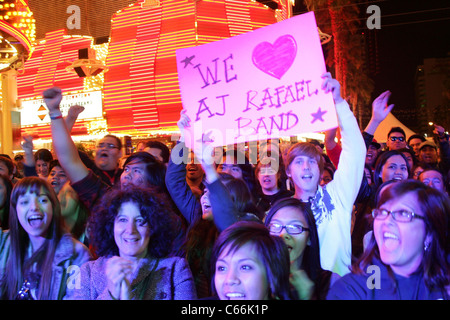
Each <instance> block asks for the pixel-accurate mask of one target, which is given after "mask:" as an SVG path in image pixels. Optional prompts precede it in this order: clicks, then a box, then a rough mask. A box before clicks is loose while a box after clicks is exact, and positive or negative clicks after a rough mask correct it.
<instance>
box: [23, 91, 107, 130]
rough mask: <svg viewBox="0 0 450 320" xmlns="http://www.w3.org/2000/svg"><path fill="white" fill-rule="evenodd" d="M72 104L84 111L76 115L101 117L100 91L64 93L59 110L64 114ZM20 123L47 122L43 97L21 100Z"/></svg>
mask: <svg viewBox="0 0 450 320" xmlns="http://www.w3.org/2000/svg"><path fill="white" fill-rule="evenodd" d="M73 105H80V106H82V107H84V111H83V112H81V113H80V115H79V116H78V120H81V119H95V118H102V117H103V102H102V92H101V91H92V92H83V93H77V94H68V95H64V96H63V99H62V101H61V105H60V107H61V112H62V115H63V116H66V115H67V113H68V111H69V108H70V107H71V106H73ZM20 113H21V115H20V117H21V125H22V126H30V125H36V124H48V123H49V122H50V117H49V115H48V109H47V107H46V106H45V103H44V99H33V100H24V101H22V108H21V112H20Z"/></svg>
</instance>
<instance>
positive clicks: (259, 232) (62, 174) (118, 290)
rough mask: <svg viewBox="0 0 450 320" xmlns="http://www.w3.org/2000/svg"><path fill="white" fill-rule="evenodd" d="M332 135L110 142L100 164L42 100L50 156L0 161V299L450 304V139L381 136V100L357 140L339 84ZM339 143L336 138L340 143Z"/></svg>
mask: <svg viewBox="0 0 450 320" xmlns="http://www.w3.org/2000/svg"><path fill="white" fill-rule="evenodd" d="M322 77H323V85H322V90H324V91H325V92H329V93H330V94H331V95H332V97H333V99H334V102H335V106H336V113H337V117H338V124H339V126H338V127H337V128H335V129H332V130H329V131H327V132H326V134H325V139H324V143H323V144H321V143H320V142H319V141H308V142H298V143H295V144H292V145H289V146H285V145H283V147H282V148H280V146H281V145H279V144H278V143H276V142H267V141H266V142H265V144H261V145H260V149H264V152H260V153H259V155H260V156H259V157H258V159H257V160H258V161H257V163H251V162H250V161H249V157H248V155H247V154H246V153H245V150H240V149H238V148H235V146H228V148H226V149H225V150H223V149H219V151H220V152H218V149H216V150H213V152H211V148H209V147H208V143H207V142H203V143H201V144H200V147H199V148H198V149H195V150H190V149H189V148H188V147H187V146H186V145H185V142H184V138H185V135H186V130H187V128H188V127H189V126H190V121H191V119H189V117H188V116H187V115H186V113H185V112H184V111H182V112H181V114H180V120H179V121H178V127H179V130H180V133H181V136H180V138H179V140H178V141H177V144H176V145H175V146H174V147H173V148H172V149H169V148H168V147H167V146H166V145H165V144H164V143H161V142H158V141H143V142H141V143H139V144H138V145H137V146H136V149H135V150H134V152H133V153H132V154H130V155H127V156H126V157H124V156H123V154H122V143H121V140H120V139H119V138H117V137H116V136H114V135H110V134H108V135H106V136H104V137H103V138H102V139H100V140H99V141H98V142H97V144H96V150H95V155H94V156H90V155H88V154H86V153H85V152H83V151H81V150H79V149H78V148H77V146H76V145H75V144H74V142H73V141H72V138H71V129H72V126H73V124H74V123H75V121H76V118H77V116H78V114H79V113H80V112H83V108H82V107H79V106H73V107H71V108H70V110H69V114H68V115H67V116H66V117H63V116H62V113H61V111H60V102H61V100H62V92H61V90H60V89H59V88H50V89H48V90H46V91H44V93H43V97H44V101H45V104H46V106H47V108H48V111H49V115H50V119H51V133H52V148H53V150H47V149H39V150H37V151H36V152H33V138H32V137H31V136H24V137H23V143H22V146H23V150H24V154H23V155H17V156H16V157H15V158H14V159H11V158H10V157H9V156H8V155H1V156H0V227H1V230H0V298H1V299H5V300H60V299H68V300H70V299H74V300H196V299H205V300H211V299H220V300H234V299H238V300H242V299H248V300H325V299H352V300H353V299H361V300H376V299H383V300H384V299H388V300H393V299H408V300H415V299H425V300H426V299H445V300H448V299H449V298H450V283H449V281H450V275H449V263H450V254H449V249H450V246H449V226H450V222H449V215H450V199H449V193H448V192H449V182H448V180H449V179H448V178H449V169H450V144H449V137H448V135H447V134H446V133H445V129H444V128H443V127H441V126H437V125H436V126H435V138H434V139H431V140H430V139H426V138H425V137H423V136H420V135H413V136H411V137H406V134H405V132H404V130H403V129H402V128H400V127H394V128H392V129H391V130H390V132H389V133H388V136H387V141H386V145H385V146H382V144H380V143H378V142H377V141H375V140H374V133H375V131H376V129H377V127H378V126H379V124H380V123H381V122H382V121H383V120H384V119H385V118H386V116H387V115H388V114H389V112H391V110H392V109H393V107H394V106H393V105H392V104H389V97H390V94H391V93H390V92H389V91H386V92H384V93H382V94H381V95H380V96H379V97H378V98H377V99H375V100H374V102H373V104H372V117H371V119H370V121H369V123H368V125H367V126H366V127H365V128H364V130H362V131H361V129H360V126H359V124H358V122H357V120H356V118H355V117H354V115H353V113H352V111H351V110H350V107H349V105H348V103H347V102H346V101H345V100H344V99H343V98H342V97H341V93H340V84H339V82H338V81H336V80H335V79H333V78H332V77H331V75H330V73H326V74H324V75H323V76H322ZM338 132H339V136H340V139H339V140H338V139H336V136H337V133H338Z"/></svg>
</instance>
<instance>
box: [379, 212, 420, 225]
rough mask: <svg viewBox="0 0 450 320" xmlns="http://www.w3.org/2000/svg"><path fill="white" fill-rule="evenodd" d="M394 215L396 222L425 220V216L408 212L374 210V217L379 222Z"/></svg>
mask: <svg viewBox="0 0 450 320" xmlns="http://www.w3.org/2000/svg"><path fill="white" fill-rule="evenodd" d="M389 214H390V215H392V218H394V220H395V221H398V222H411V221H412V220H413V219H414V218H419V219H422V220H425V217H424V216H421V215H418V214H417V213H414V212H411V211H407V210H396V211H389V210H386V209H373V210H372V217H373V218H374V219H377V220H385V219H386V218H387V217H388V215H389Z"/></svg>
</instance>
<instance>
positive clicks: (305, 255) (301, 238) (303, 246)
mask: <svg viewBox="0 0 450 320" xmlns="http://www.w3.org/2000/svg"><path fill="white" fill-rule="evenodd" d="M264 223H265V225H266V226H267V227H268V229H269V231H270V233H271V234H272V235H274V236H279V237H281V238H282V239H283V240H284V243H285V244H286V246H287V247H288V251H289V258H290V262H291V264H290V282H291V285H292V287H293V289H294V291H295V292H296V296H297V299H301V300H311V299H325V297H326V295H327V292H328V288H329V286H330V280H331V276H332V275H333V278H334V277H335V276H336V277H338V276H337V274H333V273H332V272H330V271H325V270H323V269H322V267H321V265H320V252H319V237H318V235H317V227H316V222H315V219H314V215H313V213H312V212H311V210H310V209H309V208H308V207H307V206H306V205H305V204H304V203H302V202H301V201H300V200H299V199H296V198H284V199H281V200H278V201H276V202H275V203H274V204H273V205H272V207H271V209H270V210H269V212H268V213H267V217H266V219H265V221H264Z"/></svg>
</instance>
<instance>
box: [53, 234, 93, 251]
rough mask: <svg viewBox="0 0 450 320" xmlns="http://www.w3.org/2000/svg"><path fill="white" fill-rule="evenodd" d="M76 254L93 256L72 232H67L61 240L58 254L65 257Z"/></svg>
mask: <svg viewBox="0 0 450 320" xmlns="http://www.w3.org/2000/svg"><path fill="white" fill-rule="evenodd" d="M74 254H76V255H80V254H83V255H88V256H91V253H90V251H89V249H88V248H87V247H86V246H85V245H84V244H83V243H81V242H80V241H78V240H77V239H75V238H74V237H73V236H72V234H70V233H65V234H63V236H62V237H61V240H60V241H59V244H58V253H57V255H58V256H60V257H65V256H72V255H74Z"/></svg>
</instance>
